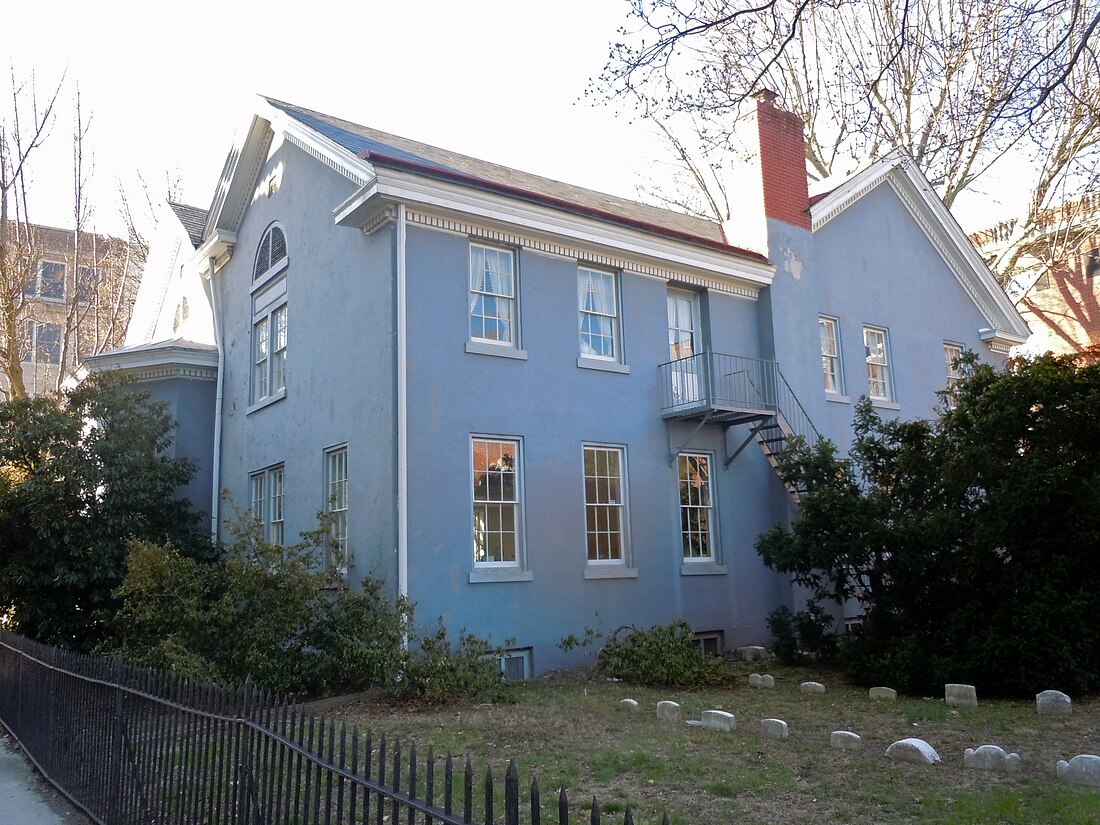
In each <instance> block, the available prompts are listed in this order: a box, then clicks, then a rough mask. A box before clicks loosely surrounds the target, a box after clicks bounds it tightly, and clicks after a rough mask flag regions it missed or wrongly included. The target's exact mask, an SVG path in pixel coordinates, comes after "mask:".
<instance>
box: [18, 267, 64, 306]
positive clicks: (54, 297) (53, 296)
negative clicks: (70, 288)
mask: <svg viewBox="0 0 1100 825" xmlns="http://www.w3.org/2000/svg"><path fill="white" fill-rule="evenodd" d="M23 293H24V294H25V295H26V296H27V297H29V298H42V299H43V300H46V301H64V300H65V264H63V263H61V262H60V261H39V262H38V268H37V270H36V271H35V273H34V275H33V276H32V277H31V279H30V280H29V281H27V285H26V287H25V288H24V290H23Z"/></svg>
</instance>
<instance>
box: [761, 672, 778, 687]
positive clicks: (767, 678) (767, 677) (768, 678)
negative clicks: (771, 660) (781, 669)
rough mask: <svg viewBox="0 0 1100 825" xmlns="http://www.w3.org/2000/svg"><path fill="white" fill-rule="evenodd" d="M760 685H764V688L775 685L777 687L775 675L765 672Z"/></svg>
mask: <svg viewBox="0 0 1100 825" xmlns="http://www.w3.org/2000/svg"><path fill="white" fill-rule="evenodd" d="M760 687H762V688H773V687H775V677H774V676H772V675H771V674H770V673H765V674H764V675H763V676H761V677H760Z"/></svg>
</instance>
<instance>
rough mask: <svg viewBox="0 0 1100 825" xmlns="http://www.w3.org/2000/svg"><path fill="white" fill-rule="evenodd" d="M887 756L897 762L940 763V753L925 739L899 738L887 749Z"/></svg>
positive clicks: (916, 763)
mask: <svg viewBox="0 0 1100 825" xmlns="http://www.w3.org/2000/svg"><path fill="white" fill-rule="evenodd" d="M886 756H887V757H888V758H890V759H893V760H894V761H895V762H911V763H912V764H914V765H939V764H940V755H939V754H938V753H936V750H935V748H933V747H932V746H931V745H929V744H928V743H927V742H925V741H924V740H923V739H913V738H910V739H899V740H898V741H897V742H894V744H892V745H891V746H890V747H888V748H887V749H886Z"/></svg>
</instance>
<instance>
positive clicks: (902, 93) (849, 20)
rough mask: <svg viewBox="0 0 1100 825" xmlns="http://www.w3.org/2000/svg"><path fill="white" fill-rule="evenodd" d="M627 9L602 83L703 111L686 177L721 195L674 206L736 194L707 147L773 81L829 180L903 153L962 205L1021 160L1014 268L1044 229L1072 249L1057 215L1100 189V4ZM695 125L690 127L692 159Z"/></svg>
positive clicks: (671, 108) (899, 0) (796, 0)
mask: <svg viewBox="0 0 1100 825" xmlns="http://www.w3.org/2000/svg"><path fill="white" fill-rule="evenodd" d="M629 14H630V27H629V28H626V27H624V29H623V30H622V32H621V34H622V40H621V41H620V42H618V43H616V44H614V45H613V46H612V49H611V56H610V59H609V61H608V63H607V65H606V67H605V69H604V72H603V73H602V74H601V76H600V77H599V78H598V79H597V80H596V81H595V84H594V85H595V90H596V91H598V92H600V93H602V94H604V95H605V96H607V97H609V98H627V99H630V100H633V101H635V102H636V103H637V104H638V105H639V106H640V107H641V111H642V112H643V114H644V115H645V116H647V117H649V118H652V119H666V118H670V117H671V118H676V117H678V116H683V115H687V116H690V118H691V119H692V122H693V124H694V125H696V126H697V127H698V136H699V138H700V145H701V147H702V153H703V156H702V158H701V159H696V160H693V161H692V164H691V166H692V167H693V170H692V171H691V173H690V174H689V175H688V180H689V182H690V183H691V184H692V185H694V186H698V185H699V183H700V181H702V182H703V183H704V185H708V186H709V187H710V188H711V190H712V191H711V192H710V194H709V195H707V196H705V197H703V198H699V197H698V195H697V193H696V195H695V196H694V197H692V196H688V197H684V196H683V195H682V193H679V194H675V195H673V196H671V197H670V198H669V200H671V201H676V200H680V201H689V202H691V203H692V204H693V205H694V206H695V207H696V208H697V209H698V208H700V207H701V208H702V210H703V211H704V213H706V212H707V211H708V210H713V207H714V206H715V205H716V204H717V205H719V206H720V205H721V204H722V203H723V199H724V198H723V194H722V193H720V192H719V193H718V194H715V190H716V189H720V178H719V179H718V180H716V179H715V177H714V176H713V175H712V174H709V173H710V172H711V171H712V169H713V166H714V165H715V164H716V163H718V162H720V161H716V160H715V158H714V157H713V156H710V157H707V153H708V152H713V151H714V150H716V149H722V148H725V147H727V146H728V144H729V141H730V137H731V132H732V129H733V126H734V121H735V119H736V117H737V113H738V110H739V109H740V107H741V105H742V104H743V103H744V102H745V100H746V99H747V98H748V96H749V95H751V94H752V93H753V92H754V91H756V90H758V89H760V88H762V87H768V88H771V89H772V90H774V91H776V92H778V93H779V94H780V96H781V97H782V99H783V103H784V105H785V107H786V108H788V109H789V110H791V111H793V112H795V113H796V114H798V115H799V116H800V117H802V118H803V120H804V121H805V122H806V130H807V147H806V156H807V161H808V164H809V167H810V169H811V170H812V173H813V174H814V175H816V176H817V177H819V178H826V177H829V176H831V175H837V174H847V173H849V172H851V171H853V170H854V168H857V167H858V166H860V165H863V164H865V163H867V162H868V161H869V160H872V159H874V158H875V157H877V156H879V155H881V154H883V153H885V152H886V151H888V150H889V149H891V148H893V147H896V146H900V147H903V148H904V149H905V150H906V151H907V152H908V153H909V154H910V155H912V157H913V158H914V160H915V161H916V162H917V164H918V165H919V166H920V168H921V169H922V170H923V171H924V173H925V174H926V175H927V176H928V178H929V179H930V180H931V181H932V182H933V184H934V185H935V186H936V188H937V191H938V192H939V194H940V196H941V197H942V198H943V201H944V203H945V204H947V205H948V206H949V207H950V206H951V205H952V204H953V203H954V202H955V200H956V199H957V198H958V196H959V195H960V194H961V193H962V192H964V191H968V190H976V189H980V188H981V187H982V185H983V181H984V180H986V179H987V178H988V177H989V175H990V170H991V168H993V167H995V165H996V164H997V163H998V161H1002V160H1004V159H1007V158H1009V157H1011V158H1013V159H1017V160H1021V159H1022V161H1023V162H1024V163H1025V164H1026V167H1027V168H1029V169H1031V170H1032V175H1031V178H1030V180H1027V181H1026V182H1025V181H1023V180H1021V182H1020V185H1021V186H1027V187H1029V188H1028V192H1029V197H1028V199H1027V202H1026V204H1025V205H1024V207H1023V208H1022V210H1021V213H1020V214H1019V215H1017V216H1015V218H1014V219H1013V220H1011V221H1010V222H1009V224H1008V235H1009V236H1010V237H1009V238H1008V242H1006V243H1005V244H1003V245H1002V246H1001V247H1000V248H999V250H998V252H997V259H996V260H995V261H993V268H994V269H995V270H996V271H997V272H998V273H999V274H1001V275H1002V276H1007V274H1010V273H1012V272H1013V271H1014V270H1015V269H1016V267H1017V265H1018V263H1019V261H1020V258H1021V257H1022V256H1024V255H1025V254H1027V255H1034V252H1035V249H1034V244H1035V242H1036V240H1037V239H1038V238H1047V239H1048V240H1049V241H1050V242H1051V243H1056V244H1060V243H1063V242H1064V236H1059V235H1057V234H1054V235H1051V234H1050V233H1049V232H1048V231H1047V230H1048V228H1049V227H1047V226H1045V225H1044V224H1045V222H1048V221H1049V216H1050V210H1051V208H1052V207H1054V206H1056V205H1058V204H1059V203H1061V202H1062V201H1064V200H1067V199H1068V197H1069V196H1070V194H1071V193H1076V192H1078V191H1080V189H1081V187H1083V186H1084V187H1088V186H1095V185H1096V184H1097V183H1098V182H1100V178H1098V176H1097V170H1096V160H1097V155H1098V148H1097V147H1098V143H1100V62H1098V60H1097V54H1096V51H1095V42H1096V41H1095V35H1096V30H1097V27H1098V25H1100V0H1050V2H1046V3H1042V4H1021V3H1018V2H1015V0H987V2H981V3H974V2H967V0H761V1H758V2H751V0H630V13H629ZM665 128H666V133H669V132H670V127H668V126H667V125H666V127H665ZM691 131H692V130H691V129H690V128H688V129H681V130H680V131H679V132H678V133H677V141H678V144H679V145H676V144H674V145H673V151H674V153H675V154H676V156H678V157H680V158H681V160H683V159H684V157H683V156H684V153H685V147H690V146H691V142H692V140H691V138H692V135H691ZM700 171H701V172H702V173H703V174H702V175H700V174H698V173H699V172H700ZM720 212H721V209H719V213H720ZM711 217H716V218H719V219H724V218H726V217H728V215H723V214H713V211H712V214H711ZM991 222H992V221H991ZM1048 257H1049V256H1048Z"/></svg>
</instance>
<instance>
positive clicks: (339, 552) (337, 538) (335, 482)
mask: <svg viewBox="0 0 1100 825" xmlns="http://www.w3.org/2000/svg"><path fill="white" fill-rule="evenodd" d="M324 510H325V514H326V518H327V521H328V534H327V537H326V541H325V562H326V564H327V565H328V567H329V568H330V569H333V568H335V569H336V570H339V571H340V573H341V574H345V573H347V570H348V448H347V445H341V446H339V447H332V448H331V449H328V450H325V502H324Z"/></svg>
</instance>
